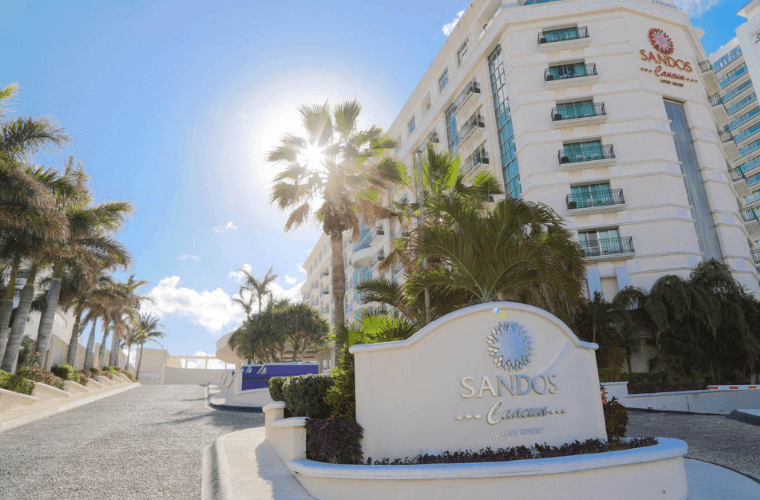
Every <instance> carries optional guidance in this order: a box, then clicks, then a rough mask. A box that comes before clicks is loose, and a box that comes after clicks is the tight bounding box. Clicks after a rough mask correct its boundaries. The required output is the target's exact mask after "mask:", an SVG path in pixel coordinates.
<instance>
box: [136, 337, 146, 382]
mask: <svg viewBox="0 0 760 500" xmlns="http://www.w3.org/2000/svg"><path fill="white" fill-rule="evenodd" d="M143 347H145V344H140V359H139V360H137V371H136V372H135V379H136V380H140V366H141V365H142V357H143Z"/></svg>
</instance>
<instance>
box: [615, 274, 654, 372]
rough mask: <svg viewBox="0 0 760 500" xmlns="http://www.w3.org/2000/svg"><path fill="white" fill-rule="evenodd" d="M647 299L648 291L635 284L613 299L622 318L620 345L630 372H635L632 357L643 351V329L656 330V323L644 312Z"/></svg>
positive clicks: (619, 292) (621, 291)
mask: <svg viewBox="0 0 760 500" xmlns="http://www.w3.org/2000/svg"><path fill="white" fill-rule="evenodd" d="M646 300H647V293H646V291H644V290H643V289H641V288H638V287H633V286H627V287H625V288H623V289H622V290H620V291H618V293H616V294H615V297H614V298H613V299H612V303H613V304H614V305H615V307H616V308H617V310H618V313H619V314H620V317H621V319H622V323H621V325H620V332H619V343H618V345H619V346H620V348H622V349H623V350H624V351H625V361H626V364H627V366H628V373H633V366H632V363H631V359H632V358H633V357H635V356H638V355H639V354H640V353H641V339H642V335H641V333H642V331H643V330H651V331H653V330H655V325H654V324H653V323H652V322H651V320H648V317H647V315H646V314H645V313H644V309H643V306H644V303H645V302H646Z"/></svg>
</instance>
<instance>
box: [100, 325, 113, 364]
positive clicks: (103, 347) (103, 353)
mask: <svg viewBox="0 0 760 500" xmlns="http://www.w3.org/2000/svg"><path fill="white" fill-rule="evenodd" d="M104 326H108V325H104ZM114 335H116V334H114ZM107 338H108V328H104V329H103V340H101V341H100V351H98V365H99V368H103V367H104V366H106V360H105V357H106V339H107Z"/></svg>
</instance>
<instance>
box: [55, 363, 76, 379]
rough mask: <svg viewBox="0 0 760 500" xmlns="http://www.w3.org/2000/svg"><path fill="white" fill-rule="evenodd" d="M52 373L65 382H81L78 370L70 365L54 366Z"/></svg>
mask: <svg viewBox="0 0 760 500" xmlns="http://www.w3.org/2000/svg"><path fill="white" fill-rule="evenodd" d="M50 371H51V372H53V374H54V375H55V376H57V377H60V378H62V379H63V380H73V381H74V382H78V381H79V373H77V372H76V370H74V367H73V366H71V365H70V364H68V363H61V364H60V365H53V367H51V368H50Z"/></svg>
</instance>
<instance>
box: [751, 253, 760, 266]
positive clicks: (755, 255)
mask: <svg viewBox="0 0 760 500" xmlns="http://www.w3.org/2000/svg"><path fill="white" fill-rule="evenodd" d="M752 260H753V261H755V264H760V250H752Z"/></svg>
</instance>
